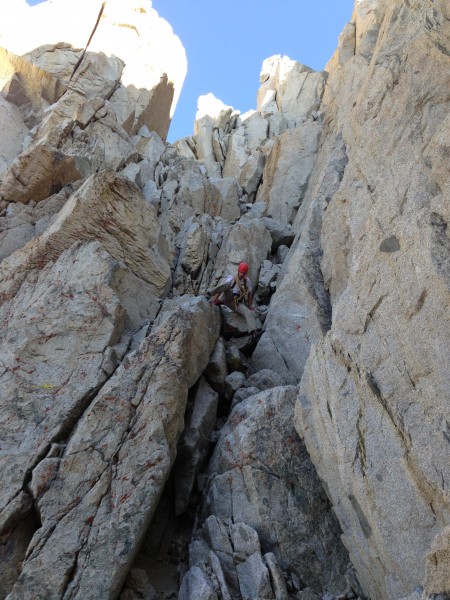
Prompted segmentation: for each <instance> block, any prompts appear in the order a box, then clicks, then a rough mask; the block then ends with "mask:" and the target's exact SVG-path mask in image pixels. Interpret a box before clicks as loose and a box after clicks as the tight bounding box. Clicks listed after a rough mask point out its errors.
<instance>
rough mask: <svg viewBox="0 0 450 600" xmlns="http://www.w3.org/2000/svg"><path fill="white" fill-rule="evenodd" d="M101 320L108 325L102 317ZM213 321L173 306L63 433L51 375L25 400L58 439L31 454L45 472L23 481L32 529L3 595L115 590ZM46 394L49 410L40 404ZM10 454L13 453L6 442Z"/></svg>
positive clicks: (144, 520) (197, 304) (164, 468)
mask: <svg viewBox="0 0 450 600" xmlns="http://www.w3.org/2000/svg"><path fill="white" fill-rule="evenodd" d="M94 256H95V255H94ZM88 298H89V296H88ZM90 301H91V302H92V303H95V300H93V299H91V300H90ZM96 305H97V306H98V299H97V302H96ZM98 310H99V309H98ZM104 323H105V327H108V326H109V329H112V323H110V322H109V320H108V319H107V318H106V315H105V317H104ZM219 325H220V323H219V321H218V319H217V313H216V311H214V310H213V309H212V308H211V307H210V305H209V304H208V303H207V302H206V301H205V300H204V299H203V300H202V299H193V300H191V301H189V300H188V301H187V302H185V303H184V304H182V305H181V306H180V307H179V308H177V309H175V311H174V312H172V313H171V314H170V315H169V316H168V317H167V318H166V319H165V320H164V321H163V322H162V323H161V324H160V326H159V327H157V328H154V329H153V331H152V333H151V334H150V335H149V336H148V337H146V338H145V339H144V340H143V342H142V343H141V345H140V347H139V348H138V350H137V351H136V352H134V353H132V354H131V355H129V356H128V357H127V360H126V361H124V362H123V363H122V364H121V366H119V367H118V369H117V370H116V371H115V373H114V375H113V376H112V377H111V378H110V379H109V381H108V382H107V383H106V384H105V385H104V386H103V387H102V388H101V389H100V390H99V391H98V393H96V394H94V398H92V396H93V394H92V393H91V395H90V397H87V398H85V399H84V408H85V411H84V413H83V414H81V413H80V414H79V415H78V417H79V420H78V423H77V426H76V428H75V430H74V431H72V433H71V435H70V437H69V438H67V435H68V433H69V432H70V431H71V429H72V427H73V424H74V417H75V414H74V413H72V414H70V415H68V417H70V419H69V420H67V418H66V421H65V425H63V423H64V422H63V420H62V419H57V417H56V415H55V414H54V408H55V407H58V406H60V403H59V401H58V394H60V389H61V385H60V383H59V382H55V387H53V381H54V379H53V380H52V382H51V383H52V387H50V382H49V383H48V384H47V386H44V388H43V391H39V393H36V394H35V401H34V403H28V405H29V411H30V424H29V428H30V431H31V430H32V424H33V423H34V422H35V421H36V420H37V421H38V422H39V419H38V414H37V412H36V409H38V408H39V410H41V411H44V413H43V414H45V415H47V416H46V417H44V421H45V418H47V419H49V420H50V421H51V420H56V421H57V422H58V423H59V430H53V431H50V430H49V427H48V425H47V426H44V422H42V421H41V422H40V424H39V425H38V428H37V429H35V432H34V433H33V437H31V439H33V438H35V437H36V435H37V431H41V430H43V431H45V435H46V436H47V438H48V442H50V441H51V440H52V439H55V437H56V438H57V439H58V440H59V441H63V440H64V442H63V444H62V445H61V448H60V451H59V453H58V454H57V456H56V457H55V458H51V459H50V458H46V449H47V448H48V442H47V445H44V446H43V447H42V449H41V450H40V451H38V450H37V449H36V451H35V453H34V455H33V456H32V457H30V460H31V463H30V468H31V470H33V473H34V471H36V469H38V468H39V469H40V470H44V471H45V472H46V473H47V476H46V477H45V478H44V479H43V481H42V483H41V485H36V486H34V485H32V486H31V488H30V493H31V495H32V496H33V501H34V502H35V508H36V510H37V512H38V514H39V519H40V526H39V528H38V529H37V531H36V533H35V534H34V536H33V539H32V540H31V543H30V546H29V548H28V551H27V555H26V558H25V560H24V562H23V566H22V572H21V574H20V577H19V578H18V580H17V582H16V583H15V585H14V587H13V589H12V591H11V593H10V595H9V598H10V599H11V600H12V599H14V598H22V599H24V598H29V599H30V600H31V599H32V598H36V597H42V598H43V597H45V598H49V599H56V598H60V599H62V598H63V597H66V598H67V597H72V598H86V597H92V596H93V595H95V596H96V597H98V598H105V599H106V598H111V599H112V598H115V597H117V592H118V590H119V589H120V588H121V585H122V584H123V582H124V580H125V577H126V575H127V572H128V569H129V567H130V564H131V561H132V558H133V557H134V555H135V554H136V552H137V550H138V548H139V545H140V543H141V541H142V539H143V536H144V534H145V530H146V526H147V525H148V523H149V521H150V519H151V516H152V514H153V512H154V510H155V508H156V505H157V502H158V500H159V497H160V495H161V493H162V489H163V486H164V484H165V482H166V480H167V477H168V475H169V473H170V469H171V466H172V464H173V461H174V458H175V452H176V444H177V442H178V439H179V436H180V434H181V431H182V428H183V416H184V412H185V407H186V401H187V394H188V389H189V388H190V387H191V386H192V385H193V384H194V383H195V382H196V380H197V379H198V377H199V376H200V374H201V373H202V371H203V370H204V368H205V367H206V365H207V363H208V360H209V356H210V354H211V352H212V350H213V348H214V345H215V343H216V340H217V337H218V334H219ZM110 335H111V334H110ZM86 341H87V342H89V343H91V344H92V343H93V342H92V341H91V340H90V338H87V339H86ZM106 341H107V342H108V340H106ZM79 368H82V365H81V364H80V365H79ZM43 376H44V374H43ZM41 389H42V386H41ZM62 389H64V386H63V388H62ZM94 391H97V390H94ZM79 393H80V392H79ZM44 398H47V403H46V405H47V407H48V406H49V403H51V406H52V409H50V410H45V406H44V403H43V402H42V400H43V399H44ZM86 404H88V407H87V409H86ZM32 406H34V410H33V408H32ZM80 408H81V407H80ZM112 423H113V424H114V426H113V427H112V426H111V424H112ZM58 431H59V433H58ZM63 432H64V433H63ZM20 439H23V437H22V436H20ZM27 439H28V440H29V441H28V444H30V437H29V436H28V438H27ZM11 457H17V449H16V450H14V448H13V446H11ZM55 461H56V465H54V466H53V467H52V465H53V462H55ZM41 463H42V464H41ZM29 472H30V471H29ZM20 473H22V477H23V476H25V471H24V467H21V469H16V477H19V475H20ZM8 489H9V493H10V494H12V488H8ZM9 502H10V503H11V502H14V496H11V499H10V500H9Z"/></svg>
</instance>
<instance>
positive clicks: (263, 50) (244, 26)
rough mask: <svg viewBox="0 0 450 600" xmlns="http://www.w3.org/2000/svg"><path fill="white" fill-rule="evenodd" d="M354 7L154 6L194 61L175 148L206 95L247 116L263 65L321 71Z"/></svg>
mask: <svg viewBox="0 0 450 600" xmlns="http://www.w3.org/2000/svg"><path fill="white" fill-rule="evenodd" d="M38 1H39V0H29V1H28V3H29V4H37V3H38ZM353 4H354V0H227V1H224V0H191V1H190V2H189V1H187V0H153V2H152V5H153V8H154V9H155V10H156V11H157V12H158V14H159V15H160V16H161V17H163V18H164V19H166V20H167V21H168V22H169V23H170V24H171V25H172V28H173V30H174V32H175V33H176V34H177V35H178V37H179V38H180V39H181V42H182V43H183V45H184V47H185V49H186V54H187V59H188V73H187V76H186V80H185V83H184V86H183V90H182V92H181V96H180V99H179V101H178V106H177V109H176V111H175V115H174V118H173V121H172V125H171V128H170V131H169V136H168V139H169V141H171V142H173V141H175V140H177V139H179V138H181V137H184V136H187V135H191V134H192V133H193V129H194V119H195V113H196V111H197V98H198V97H199V96H200V95H202V94H207V93H209V92H212V93H213V94H214V95H215V96H216V97H217V98H219V99H220V100H222V102H224V103H225V104H228V105H230V106H233V108H235V109H237V110H240V111H241V112H246V111H247V110H249V109H251V108H255V107H256V92H257V91H258V87H259V72H260V69H261V65H262V62H263V60H264V59H265V58H268V57H269V56H272V55H273V54H282V55H286V56H289V58H292V59H293V60H297V61H299V62H302V63H304V64H306V65H308V66H309V67H312V68H313V69H315V70H322V69H323V68H324V66H325V64H326V63H327V61H328V59H329V58H330V57H331V55H332V54H333V52H334V50H335V49H336V45H337V40H338V36H339V33H340V32H341V31H342V29H343V27H344V25H345V24H346V23H347V21H349V20H350V17H351V14H352V10H353Z"/></svg>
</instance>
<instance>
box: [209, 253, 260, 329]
mask: <svg viewBox="0 0 450 600" xmlns="http://www.w3.org/2000/svg"><path fill="white" fill-rule="evenodd" d="M248 270H249V266H248V264H247V263H246V262H241V263H239V265H238V271H237V276H236V275H228V277H226V278H225V279H224V280H222V281H221V282H220V283H219V284H218V285H216V287H214V288H213V289H212V290H211V291H210V292H209V293H207V296H208V297H210V302H212V303H214V304H225V306H227V307H228V308H229V309H231V310H233V311H234V312H236V313H238V314H240V315H242V316H243V317H244V319H245V322H246V323H247V329H248V332H249V333H251V334H252V335H255V334H256V327H257V326H256V319H255V315H254V314H253V288H252V282H251V281H250V278H249V277H248V276H247V273H248Z"/></svg>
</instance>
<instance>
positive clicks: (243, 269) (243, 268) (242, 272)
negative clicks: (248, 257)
mask: <svg viewBox="0 0 450 600" xmlns="http://www.w3.org/2000/svg"><path fill="white" fill-rule="evenodd" d="M248 269H249V266H248V263H246V262H241V263H239V265H238V277H239V279H242V278H243V277H245V276H246V275H247V273H248Z"/></svg>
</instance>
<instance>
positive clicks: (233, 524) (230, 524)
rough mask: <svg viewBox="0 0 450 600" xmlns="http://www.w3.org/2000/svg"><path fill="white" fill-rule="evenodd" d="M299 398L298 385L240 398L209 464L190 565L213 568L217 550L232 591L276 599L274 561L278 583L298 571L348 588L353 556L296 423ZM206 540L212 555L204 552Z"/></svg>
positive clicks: (313, 582) (312, 582)
mask: <svg viewBox="0 0 450 600" xmlns="http://www.w3.org/2000/svg"><path fill="white" fill-rule="evenodd" d="M295 397H296V388H295V387H279V388H273V389H271V390H268V391H265V392H261V393H260V394H257V395H255V396H252V397H251V398H249V399H247V400H244V401H242V402H241V403H240V404H239V405H238V406H237V407H236V408H235V409H234V410H233V412H232V414H231V416H230V418H229V420H228V422H227V424H226V425H225V426H224V428H223V429H222V431H221V433H220V438H219V441H218V445H217V447H216V449H215V451H214V455H213V457H212V460H211V462H210V465H209V467H208V483H207V488H206V490H205V500H204V505H203V508H202V512H201V517H200V521H199V530H198V531H197V532H196V536H195V537H196V539H197V540H198V541H197V542H194V543H193V545H192V547H191V549H190V564H191V566H193V567H197V568H199V567H200V566H201V565H202V562H203V569H205V571H206V574H207V573H208V565H209V563H210V561H211V560H212V557H211V555H212V554H215V555H216V557H217V558H216V560H218V562H219V564H220V565H221V570H222V571H223V572H224V575H225V580H226V588H227V589H228V590H229V592H228V593H229V594H230V595H231V597H238V598H239V597H242V598H248V597H254V598H270V599H271V598H274V597H275V593H274V590H273V589H272V587H271V583H270V582H271V579H270V577H269V570H268V569H269V564H272V565H273V566H274V570H275V565H277V567H276V569H277V571H278V573H279V581H280V582H282V581H285V580H287V579H289V580H290V579H291V578H292V577H294V579H295V577H298V578H301V580H302V582H303V587H306V586H311V587H313V588H314V589H316V590H317V591H320V592H322V591H325V590H329V591H333V592H338V591H342V590H343V589H345V587H346V584H345V572H346V570H347V567H348V556H347V553H346V551H345V549H344V547H343V546H342V544H341V542H340V540H339V536H340V532H339V528H338V526H337V522H336V521H335V519H334V517H333V515H332V513H331V510H330V508H329V505H328V502H327V500H326V496H325V494H324V492H323V490H322V489H321V485H320V482H319V480H318V478H317V476H316V474H315V472H314V468H313V466H312V464H311V462H310V460H309V458H308V456H307V453H306V449H305V447H304V446H303V443H302V441H301V440H300V439H299V438H298V436H297V435H296V433H295V430H294V428H293V410H294V404H295ZM319 532H320V533H319ZM205 542H206V547H209V553H208V552H207V553H206V557H205V555H204V552H203V551H200V550H201V548H202V547H204V545H205ZM268 552H271V553H273V555H274V556H273V560H272V561H268V559H267V558H266V556H267V555H266V553H268ZM262 555H265V556H264V560H263V558H262ZM202 556H203V558H202ZM205 559H206V560H205ZM207 579H208V577H207ZM273 581H274V579H272V582H273ZM275 581H276V578H275ZM272 585H273V583H272ZM236 594H237V596H236ZM239 594H240V595H239ZM187 597H188V598H194V597H196V596H195V595H192V594H191V595H190V596H187ZM277 597H278V596H277Z"/></svg>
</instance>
